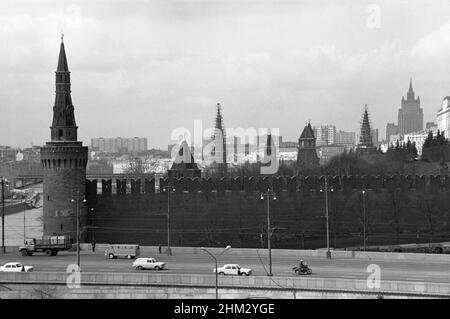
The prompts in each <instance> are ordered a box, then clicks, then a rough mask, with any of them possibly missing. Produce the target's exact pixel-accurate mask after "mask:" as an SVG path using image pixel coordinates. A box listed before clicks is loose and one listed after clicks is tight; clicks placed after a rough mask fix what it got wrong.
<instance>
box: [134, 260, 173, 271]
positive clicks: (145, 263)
mask: <svg viewBox="0 0 450 319" xmlns="http://www.w3.org/2000/svg"><path fill="white" fill-rule="evenodd" d="M165 265H166V264H165V263H163V262H160V261H156V259H155V258H138V259H136V260H135V261H134V262H133V267H134V268H136V269H137V270H143V269H154V270H162V269H164V266H165Z"/></svg>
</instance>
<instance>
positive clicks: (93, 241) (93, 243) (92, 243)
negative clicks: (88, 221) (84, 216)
mask: <svg viewBox="0 0 450 319" xmlns="http://www.w3.org/2000/svg"><path fill="white" fill-rule="evenodd" d="M91 214H94V208H93V207H91ZM91 218H92V242H91V245H95V238H94V230H95V228H94V217H93V216H91ZM94 247H95V246H94ZM94 250H95V248H92V251H94Z"/></svg>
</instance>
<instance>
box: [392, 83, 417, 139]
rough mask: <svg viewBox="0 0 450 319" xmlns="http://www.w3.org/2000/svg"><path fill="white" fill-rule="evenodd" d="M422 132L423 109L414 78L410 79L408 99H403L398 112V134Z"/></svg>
mask: <svg viewBox="0 0 450 319" xmlns="http://www.w3.org/2000/svg"><path fill="white" fill-rule="evenodd" d="M422 130H423V109H422V108H421V107H420V97H419V96H418V97H417V98H416V97H415V92H414V90H413V85H412V78H410V80H409V89H408V92H406V99H405V97H404V96H403V97H402V101H401V108H400V109H399V110H398V133H399V134H401V135H404V134H408V133H411V132H419V131H422Z"/></svg>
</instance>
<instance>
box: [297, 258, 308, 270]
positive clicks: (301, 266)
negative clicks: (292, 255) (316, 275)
mask: <svg viewBox="0 0 450 319" xmlns="http://www.w3.org/2000/svg"><path fill="white" fill-rule="evenodd" d="M298 267H299V268H300V270H303V269H305V268H307V267H308V266H307V265H306V262H304V261H303V259H300V264H299V265H298Z"/></svg>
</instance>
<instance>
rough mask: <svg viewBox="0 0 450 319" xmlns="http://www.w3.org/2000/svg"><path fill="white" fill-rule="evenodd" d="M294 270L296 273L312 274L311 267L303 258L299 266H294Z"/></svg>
mask: <svg viewBox="0 0 450 319" xmlns="http://www.w3.org/2000/svg"><path fill="white" fill-rule="evenodd" d="M292 270H294V273H296V274H297V275H310V274H312V270H311V268H309V266H308V264H307V263H306V262H304V261H303V259H300V263H299V265H298V267H297V266H296V267H293V268H292Z"/></svg>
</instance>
